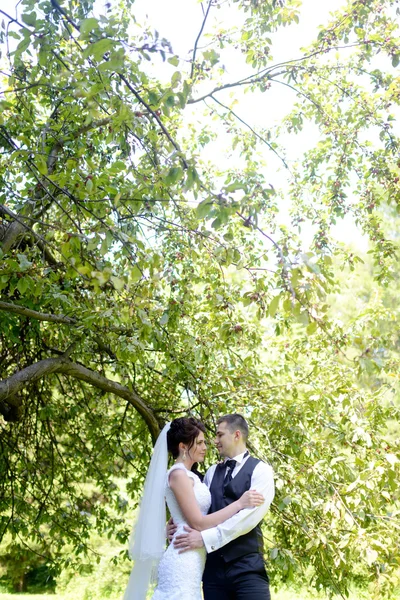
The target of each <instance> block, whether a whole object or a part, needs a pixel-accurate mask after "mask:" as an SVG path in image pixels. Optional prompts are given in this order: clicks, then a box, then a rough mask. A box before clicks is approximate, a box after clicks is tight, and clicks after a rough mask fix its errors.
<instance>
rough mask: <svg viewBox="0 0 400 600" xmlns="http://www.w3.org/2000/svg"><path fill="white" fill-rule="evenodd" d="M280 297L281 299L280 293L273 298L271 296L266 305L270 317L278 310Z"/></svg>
mask: <svg viewBox="0 0 400 600" xmlns="http://www.w3.org/2000/svg"><path fill="white" fill-rule="evenodd" d="M280 299H281V296H280V294H278V296H275V297H274V298H272V300H271V302H270V305H269V307H268V312H269V314H270V316H271V317H274V316H275V315H276V311H277V310H278V306H279V300H280Z"/></svg>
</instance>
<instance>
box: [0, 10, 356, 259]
mask: <svg viewBox="0 0 400 600" xmlns="http://www.w3.org/2000/svg"><path fill="white" fill-rule="evenodd" d="M16 4H17V3H16V1H15V0H2V1H1V8H2V9H3V10H5V11H6V12H8V13H9V14H12V15H15V6H16ZM96 4H97V9H98V10H99V12H101V13H105V11H103V10H102V9H103V6H104V4H105V0H98V2H97V3H96ZM343 4H345V0H303V4H302V8H301V12H300V23H299V24H298V25H291V26H290V27H286V28H282V29H281V30H280V31H279V32H278V33H276V34H271V35H270V37H271V39H272V41H273V47H272V52H273V58H274V62H275V63H276V62H281V61H283V60H288V59H293V58H296V57H298V56H300V55H301V51H300V48H301V47H304V46H307V45H309V44H310V43H311V41H312V40H313V39H314V38H315V37H316V35H317V33H318V26H319V25H321V24H325V23H326V22H327V20H328V18H329V13H331V12H333V11H335V10H337V9H339V8H340V7H341V6H343ZM203 6H206V3H203ZM232 7H233V8H232ZM17 11H18V15H19V14H20V12H21V6H18V8H17ZM133 12H134V16H135V19H136V21H137V22H138V23H139V24H144V23H145V22H146V21H147V22H148V23H149V24H150V25H151V28H152V29H156V30H157V31H158V32H159V34H160V36H161V37H164V38H166V39H168V40H169V41H170V43H171V45H172V48H173V51H174V53H176V54H177V55H178V56H179V57H180V58H181V59H183V60H184V59H185V58H187V57H188V56H189V55H190V51H191V49H192V48H193V46H194V42H195V39H196V37H197V35H198V33H199V30H200V26H201V23H202V20H203V12H202V4H201V3H200V2H199V1H198V0H168V2H166V1H165V0H136V2H135V4H134V6H133ZM235 22H236V24H240V22H239V21H238V18H237V10H236V9H235V8H234V5H232V4H231V5H230V6H229V4H228V3H226V4H225V5H224V6H223V8H221V9H220V10H218V9H216V8H212V9H211V11H210V15H209V19H208V21H207V24H206V27H205V30H204V32H203V36H202V39H201V41H200V43H199V46H200V47H201V46H202V45H205V44H206V43H207V38H206V34H207V32H209V31H211V30H212V29H214V28H215V27H216V26H217V25H218V23H219V24H220V25H222V26H226V25H227V24H228V23H229V24H230V23H232V24H235ZM224 61H225V62H224V65H225V68H226V77H227V81H236V80H238V79H239V78H240V77H241V76H242V75H243V74H247V73H248V70H247V73H246V69H248V68H247V67H246V65H245V64H244V61H243V62H242V64H240V62H239V61H238V59H237V54H235V55H234V56H233V54H232V59H230V58H229V55H228V57H227V59H225V57H224ZM153 68H154V69H155V73H156V74H157V76H158V77H160V78H162V79H164V78H165V79H166V81H168V80H169V79H170V77H171V75H172V73H173V71H174V70H175V68H174V67H172V66H171V65H169V64H167V63H162V62H161V60H158V61H157V60H156V61H155V65H154V67H153ZM209 90H210V84H209V83H207V84H206V86H205V89H204V92H207V91H209ZM231 94H232V92H224V93H222V94H221V95H220V96H218V97H219V99H220V100H222V101H225V102H229V101H230V99H231V97H232V96H231ZM234 94H235V99H237V100H238V104H237V105H236V106H235V112H236V113H237V114H239V115H240V116H241V117H242V118H244V120H245V121H246V122H248V123H249V125H251V126H252V127H259V126H262V127H266V128H272V127H273V126H274V125H276V124H277V123H279V121H281V119H282V117H283V116H284V115H285V114H286V113H288V112H289V111H290V109H291V107H292V104H293V102H294V101H295V100H296V96H295V94H294V93H293V92H292V91H290V90H289V89H287V88H285V87H283V86H279V85H275V86H272V88H271V90H269V91H268V93H264V94H261V93H254V94H247V95H244V94H242V93H241V91H240V90H238V89H236V90H235V92H234ZM203 111H204V106H203V105H202V103H199V104H198V105H194V106H193V107H192V108H190V107H187V109H186V110H185V113H186V118H188V119H190V120H193V119H194V120H196V121H198V122H199V124H201V121H202V118H203V116H202V115H203ZM224 137H225V140H224ZM224 141H225V142H226V136H224V134H223V135H222V136H218V141H217V142H215V143H213V144H211V145H208V146H207V147H206V148H207V150H206V151H207V158H208V160H213V161H214V162H215V161H218V162H217V164H220V165H221V168H224V167H225V166H227V161H228V160H232V158H231V157H230V158H228V157H227V156H226V155H224V148H223V145H224ZM315 141H316V132H315V130H314V129H313V127H312V126H311V125H310V126H309V127H307V128H305V130H304V131H303V132H302V134H300V135H297V136H290V137H289V136H288V138H287V143H286V144H285V142H286V140H285V139H284V140H283V143H284V144H285V145H286V147H285V151H286V154H287V158H288V162H289V164H290V162H291V161H295V160H296V159H298V158H300V156H301V154H302V153H303V152H304V150H305V149H307V148H308V147H310V146H312V145H313V143H314V142H315ZM265 159H266V163H267V172H266V179H267V181H271V182H272V183H273V184H274V187H276V188H279V187H283V188H284V187H285V185H287V184H286V180H287V172H285V170H284V169H283V168H282V164H281V163H280V161H279V160H278V159H277V158H276V157H275V155H274V154H272V153H271V152H270V151H268V150H267V148H266V149H265ZM286 212H287V211H286V207H284V206H282V211H281V213H282V219H283V220H285V218H286V217H285V213H286ZM335 235H336V236H337V238H338V239H339V240H340V241H348V240H349V239H352V240H353V243H355V244H356V245H357V246H358V248H359V250H363V249H365V246H366V241H365V240H364V238H363V237H362V236H361V234H360V233H359V232H358V231H356V229H355V227H354V225H353V224H352V223H351V222H350V221H349V220H347V221H344V222H341V223H340V226H338V227H337V231H336V232H335Z"/></svg>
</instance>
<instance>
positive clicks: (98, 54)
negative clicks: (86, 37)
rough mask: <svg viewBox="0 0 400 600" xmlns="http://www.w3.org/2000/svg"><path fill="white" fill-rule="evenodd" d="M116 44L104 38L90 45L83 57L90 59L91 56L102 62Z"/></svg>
mask: <svg viewBox="0 0 400 600" xmlns="http://www.w3.org/2000/svg"><path fill="white" fill-rule="evenodd" d="M114 44H115V42H113V40H110V39H108V38H103V39H102V40H99V41H98V42H94V44H90V45H89V46H88V47H87V48H86V49H85V50H84V52H83V56H84V57H85V58H88V57H89V56H93V58H94V59H95V60H100V59H101V58H103V56H104V54H105V53H106V52H108V51H109V50H111V48H112V47H113V46H114Z"/></svg>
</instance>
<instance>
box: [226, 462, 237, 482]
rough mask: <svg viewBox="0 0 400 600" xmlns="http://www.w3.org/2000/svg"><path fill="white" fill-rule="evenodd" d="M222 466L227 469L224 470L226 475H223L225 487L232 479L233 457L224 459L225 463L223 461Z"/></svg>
mask: <svg viewBox="0 0 400 600" xmlns="http://www.w3.org/2000/svg"><path fill="white" fill-rule="evenodd" d="M224 466H225V468H227V469H228V471H227V472H226V475H225V479H224V487H226V486H227V485H228V483H229V482H230V481H231V479H232V473H233V469H234V468H235V467H236V460H233V458H230V459H229V460H227V461H226V463H224Z"/></svg>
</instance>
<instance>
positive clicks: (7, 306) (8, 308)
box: [0, 301, 77, 325]
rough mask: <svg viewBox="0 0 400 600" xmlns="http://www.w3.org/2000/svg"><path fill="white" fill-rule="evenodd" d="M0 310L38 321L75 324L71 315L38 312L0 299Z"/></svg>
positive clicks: (75, 321)
mask: <svg viewBox="0 0 400 600" xmlns="http://www.w3.org/2000/svg"><path fill="white" fill-rule="evenodd" d="M0 310H4V311H5V312H11V313H15V314H17V315H22V316H24V317H30V318H32V319H37V320H38V321H50V322H51V323H65V324H66V325H76V323H77V320H76V319H74V318H73V317H67V316H64V315H52V314H50V313H40V312H38V311H36V310H31V309H30V308H25V306H19V305H18V304H12V303H11V302H2V301H0Z"/></svg>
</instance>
